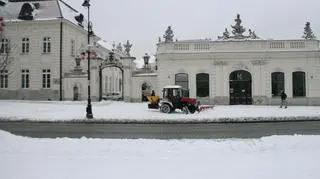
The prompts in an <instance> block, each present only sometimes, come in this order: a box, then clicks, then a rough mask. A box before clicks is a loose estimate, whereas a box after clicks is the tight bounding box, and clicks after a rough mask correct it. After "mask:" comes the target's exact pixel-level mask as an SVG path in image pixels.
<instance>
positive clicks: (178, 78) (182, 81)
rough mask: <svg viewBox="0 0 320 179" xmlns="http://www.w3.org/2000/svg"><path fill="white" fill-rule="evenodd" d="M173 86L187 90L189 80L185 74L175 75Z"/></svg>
mask: <svg viewBox="0 0 320 179" xmlns="http://www.w3.org/2000/svg"><path fill="white" fill-rule="evenodd" d="M175 84H176V85H180V86H182V87H183V88H186V89H189V79H188V74H186V73H177V74H176V75H175Z"/></svg>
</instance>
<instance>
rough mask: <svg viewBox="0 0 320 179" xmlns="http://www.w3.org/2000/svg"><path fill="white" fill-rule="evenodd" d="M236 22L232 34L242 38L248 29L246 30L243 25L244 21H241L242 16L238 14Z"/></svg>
mask: <svg viewBox="0 0 320 179" xmlns="http://www.w3.org/2000/svg"><path fill="white" fill-rule="evenodd" d="M234 21H235V22H236V24H235V25H232V26H231V27H232V29H233V30H232V33H233V35H234V36H235V37H242V36H243V33H244V32H245V31H246V28H244V27H243V26H242V25H241V22H242V20H241V19H240V14H237V18H236V19H234Z"/></svg>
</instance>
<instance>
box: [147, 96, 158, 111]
mask: <svg viewBox="0 0 320 179" xmlns="http://www.w3.org/2000/svg"><path fill="white" fill-rule="evenodd" d="M147 98H148V100H149V104H148V108H149V109H159V102H160V97H159V96H147Z"/></svg>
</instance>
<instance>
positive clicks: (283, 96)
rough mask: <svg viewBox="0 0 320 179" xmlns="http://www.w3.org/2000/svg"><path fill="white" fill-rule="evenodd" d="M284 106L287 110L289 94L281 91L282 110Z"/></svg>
mask: <svg viewBox="0 0 320 179" xmlns="http://www.w3.org/2000/svg"><path fill="white" fill-rule="evenodd" d="M282 106H284V108H287V94H286V93H285V92H284V91H283V90H282V91H281V105H280V108H282Z"/></svg>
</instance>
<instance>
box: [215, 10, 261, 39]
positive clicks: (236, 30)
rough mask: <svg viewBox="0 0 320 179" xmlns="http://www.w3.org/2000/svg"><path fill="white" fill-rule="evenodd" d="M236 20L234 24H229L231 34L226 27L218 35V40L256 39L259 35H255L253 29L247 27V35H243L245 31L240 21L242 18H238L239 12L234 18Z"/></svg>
mask: <svg viewBox="0 0 320 179" xmlns="http://www.w3.org/2000/svg"><path fill="white" fill-rule="evenodd" d="M234 21H235V22H236V24H235V25H231V28H232V34H233V36H230V33H229V31H228V29H227V28H226V29H225V31H224V32H223V34H222V36H218V40H228V39H258V38H259V37H258V36H257V35H256V33H255V32H254V31H252V30H251V29H249V35H244V34H243V33H244V32H245V31H246V28H244V27H243V26H242V25H241V23H242V20H241V18H240V14H237V18H236V19H234Z"/></svg>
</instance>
